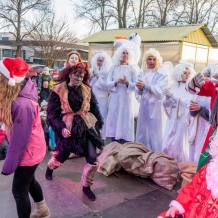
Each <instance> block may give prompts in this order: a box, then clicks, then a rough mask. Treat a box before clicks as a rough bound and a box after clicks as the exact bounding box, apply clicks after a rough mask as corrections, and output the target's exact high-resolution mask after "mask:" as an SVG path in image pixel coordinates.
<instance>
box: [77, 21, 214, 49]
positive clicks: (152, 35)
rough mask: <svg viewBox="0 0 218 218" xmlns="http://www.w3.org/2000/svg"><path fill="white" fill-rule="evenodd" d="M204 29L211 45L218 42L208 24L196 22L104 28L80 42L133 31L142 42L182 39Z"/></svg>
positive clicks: (102, 40)
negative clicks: (194, 23)
mask: <svg viewBox="0 0 218 218" xmlns="http://www.w3.org/2000/svg"><path fill="white" fill-rule="evenodd" d="M198 29H202V31H203V33H204V35H205V36H206V37H207V39H208V41H209V42H210V43H211V45H214V46H215V44H217V41H216V40H215V38H214V37H213V35H212V33H211V32H210V30H209V29H208V27H207V26H206V25H201V24H196V25H190V26H164V27H153V28H129V29H114V30H102V31H99V32H97V33H95V34H93V35H90V36H88V37H86V38H84V39H82V40H81V41H80V42H89V43H90V42H93V43H94V42H96V43H109V42H113V41H114V39H115V38H114V37H115V36H117V35H123V36H127V37H128V36H129V35H130V34H131V33H133V32H136V33H138V34H139V35H140V36H141V40H142V42H161V41H163V42H164V41H165V42H169V41H182V39H183V38H184V37H187V36H188V35H189V34H190V33H192V32H195V31H197V30H198Z"/></svg>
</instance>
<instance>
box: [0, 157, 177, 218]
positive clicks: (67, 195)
mask: <svg viewBox="0 0 218 218" xmlns="http://www.w3.org/2000/svg"><path fill="white" fill-rule="evenodd" d="M48 159H49V154H47V156H46V158H45V159H44V161H43V162H42V163H41V164H40V166H39V167H38V169H37V172H36V178H37V179H38V181H39V182H40V184H41V186H42V188H43V192H44V195H45V199H46V202H47V204H48V206H49V208H50V210H51V213H52V216H51V217H52V218H79V217H83V218H155V217H157V215H158V214H159V213H160V212H162V211H163V210H166V209H167V208H168V205H169V203H170V201H171V200H172V199H174V198H175V197H176V195H177V194H176V190H178V189H179V184H177V185H176V187H175V188H174V190H173V191H168V190H166V189H164V188H161V187H159V186H158V185H156V184H155V183H154V182H152V181H151V180H150V179H142V178H139V177H136V176H133V175H130V174H128V173H126V172H125V171H124V170H121V171H119V172H118V176H119V177H116V176H115V175H111V176H109V177H106V176H104V175H103V174H100V173H96V176H95V183H94V185H93V187H92V190H93V191H94V193H95V194H96V196H97V200H96V201H94V202H91V201H89V200H88V199H87V198H86V196H84V195H83V193H82V190H81V188H82V185H81V182H80V178H81V173H82V169H83V166H84V164H85V159H84V158H75V159H71V160H67V161H66V162H65V164H64V165H63V166H62V167H60V168H59V169H57V170H56V171H55V172H54V179H53V180H52V181H47V180H46V179H45V177H44V174H45V170H46V164H47V161H48ZM2 164H3V161H0V170H1V167H2ZM12 178H13V175H11V176H3V175H0V218H16V217H17V215H16V207H15V202H14V199H13V196H12V194H11V183H12Z"/></svg>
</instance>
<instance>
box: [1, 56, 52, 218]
mask: <svg viewBox="0 0 218 218" xmlns="http://www.w3.org/2000/svg"><path fill="white" fill-rule="evenodd" d="M28 69H29V67H28V65H27V64H26V63H25V62H24V61H23V59H22V58H5V59H4V60H2V61H1V62H0V87H1V89H0V96H1V98H0V106H1V107H0V114H1V120H2V122H3V123H4V126H5V131H6V133H7V135H8V139H9V146H8V150H7V154H6V158H5V161H4V163H3V167H2V174H3V175H10V174H12V173H14V177H13V183H12V193H13V196H14V199H15V202H16V206H17V214H18V217H19V218H24V217H25V218H29V217H30V218H35V217H47V218H48V217H50V211H49V208H48V207H47V205H46V203H45V199H44V197H43V193H42V188H41V186H40V184H39V183H38V182H37V180H36V179H35V171H36V169H37V167H38V165H39V164H40V162H41V161H42V160H43V158H44V156H45V152H46V143H45V138H44V133H43V129H42V125H41V121H40V115H39V105H38V102H37V101H38V95H37V90H36V88H35V84H34V83H33V82H32V81H31V80H30V79H28V80H25V75H26V74H27V72H28ZM14 151H16V152H14ZM29 193H30V195H31V197H32V198H33V200H34V202H35V211H34V212H33V213H32V214H31V203H30V199H29Z"/></svg>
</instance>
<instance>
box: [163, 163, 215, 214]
mask: <svg viewBox="0 0 218 218" xmlns="http://www.w3.org/2000/svg"><path fill="white" fill-rule="evenodd" d="M207 166H208V165H206V166H204V167H202V168H201V170H199V172H198V173H197V174H196V175H195V176H194V177H193V179H192V181H191V182H190V183H189V184H188V185H187V186H186V187H185V188H183V189H182V190H181V192H180V193H179V195H178V197H177V198H176V200H173V201H172V202H171V204H170V206H174V207H176V208H177V209H178V210H179V212H180V213H184V217H185V218H217V217H218V198H213V196H212V195H211V191H210V190H208V189H207V183H206V170H207ZM160 216H163V217H164V216H166V212H164V213H162V214H161V215H160Z"/></svg>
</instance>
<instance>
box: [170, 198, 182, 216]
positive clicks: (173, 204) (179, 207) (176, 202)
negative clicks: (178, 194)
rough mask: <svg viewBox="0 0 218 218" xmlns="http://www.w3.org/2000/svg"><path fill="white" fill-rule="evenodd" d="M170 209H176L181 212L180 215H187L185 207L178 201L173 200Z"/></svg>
mask: <svg viewBox="0 0 218 218" xmlns="http://www.w3.org/2000/svg"><path fill="white" fill-rule="evenodd" d="M170 207H175V208H176V209H177V210H178V211H179V213H185V209H184V207H183V206H182V205H181V204H180V203H179V202H178V201H175V200H172V201H171V203H170Z"/></svg>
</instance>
